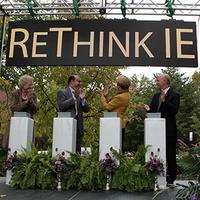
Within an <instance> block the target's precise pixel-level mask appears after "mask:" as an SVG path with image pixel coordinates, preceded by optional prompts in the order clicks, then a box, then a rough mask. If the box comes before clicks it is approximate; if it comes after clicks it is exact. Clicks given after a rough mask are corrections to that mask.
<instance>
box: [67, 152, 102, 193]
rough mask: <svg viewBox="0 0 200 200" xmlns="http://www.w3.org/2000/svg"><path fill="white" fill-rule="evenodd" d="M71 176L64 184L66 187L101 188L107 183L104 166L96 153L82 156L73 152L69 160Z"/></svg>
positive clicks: (80, 188)
mask: <svg viewBox="0 0 200 200" xmlns="http://www.w3.org/2000/svg"><path fill="white" fill-rule="evenodd" d="M68 170H69V176H68V177H66V180H65V182H64V181H63V182H64V183H63V186H64V188H65V189H72V188H76V189H79V190H100V189H102V188H103V186H104V185H105V179H104V176H103V174H104V173H103V168H102V166H101V165H100V163H99V162H98V157H97V155H96V154H92V155H89V156H80V155H79V154H71V157H70V159H69V160H68Z"/></svg>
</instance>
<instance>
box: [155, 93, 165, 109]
mask: <svg viewBox="0 0 200 200" xmlns="http://www.w3.org/2000/svg"><path fill="white" fill-rule="evenodd" d="M164 97H165V93H164V92H163V91H161V93H160V96H159V103H158V108H157V111H159V109H160V106H161V104H162V102H163V99H164Z"/></svg>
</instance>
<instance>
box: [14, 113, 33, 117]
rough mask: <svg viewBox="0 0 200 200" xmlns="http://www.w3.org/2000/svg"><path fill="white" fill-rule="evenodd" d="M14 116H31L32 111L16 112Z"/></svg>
mask: <svg viewBox="0 0 200 200" xmlns="http://www.w3.org/2000/svg"><path fill="white" fill-rule="evenodd" d="M13 117H29V118H31V115H30V113H27V112H14V114H13Z"/></svg>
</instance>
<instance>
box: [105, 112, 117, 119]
mask: <svg viewBox="0 0 200 200" xmlns="http://www.w3.org/2000/svg"><path fill="white" fill-rule="evenodd" d="M103 116H104V117H105V118H111V117H117V112H104V113H103Z"/></svg>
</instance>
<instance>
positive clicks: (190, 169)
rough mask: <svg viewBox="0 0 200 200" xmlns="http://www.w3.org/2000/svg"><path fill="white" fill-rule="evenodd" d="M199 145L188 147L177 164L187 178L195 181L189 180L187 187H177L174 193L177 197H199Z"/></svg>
mask: <svg viewBox="0 0 200 200" xmlns="http://www.w3.org/2000/svg"><path fill="white" fill-rule="evenodd" d="M199 155H200V146H195V147H192V148H190V149H189V151H188V152H185V154H184V155H183V156H182V157H181V158H180V160H179V161H178V165H179V166H180V167H181V169H182V172H183V174H184V175H185V176H186V177H187V178H188V179H193V180H195V182H189V187H186V188H183V189H179V190H178V191H177V193H176V198H177V199H189V198H192V197H193V196H196V197H197V198H200V156H199Z"/></svg>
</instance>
